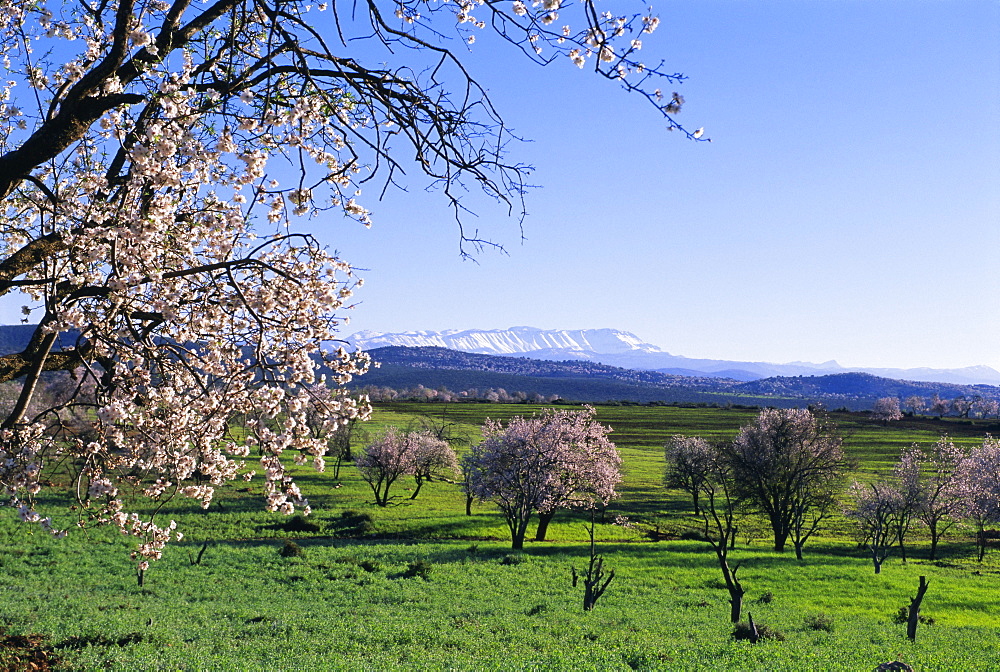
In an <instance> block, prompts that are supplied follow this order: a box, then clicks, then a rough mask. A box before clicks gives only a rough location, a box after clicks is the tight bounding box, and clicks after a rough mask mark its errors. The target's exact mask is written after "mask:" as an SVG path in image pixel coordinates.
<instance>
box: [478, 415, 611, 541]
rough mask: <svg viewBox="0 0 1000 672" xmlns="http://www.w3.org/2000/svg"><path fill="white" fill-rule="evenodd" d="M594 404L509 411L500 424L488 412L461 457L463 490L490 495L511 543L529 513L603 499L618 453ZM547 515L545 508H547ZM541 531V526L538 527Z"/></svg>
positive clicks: (522, 532)
mask: <svg viewBox="0 0 1000 672" xmlns="http://www.w3.org/2000/svg"><path fill="white" fill-rule="evenodd" d="M596 413H597V412H596V410H595V409H594V408H592V407H589V406H588V407H586V408H585V409H584V410H582V411H565V410H558V411H556V410H546V411H543V412H542V413H540V414H538V415H534V416H532V417H530V418H524V417H520V416H516V417H514V418H511V420H510V421H509V422H508V423H507V425H506V426H504V425H503V424H501V423H500V422H497V421H492V420H488V421H487V422H486V424H485V425H484V428H483V435H484V437H485V438H484V440H483V442H482V443H480V444H478V445H476V446H473V447H472V449H471V450H470V451H469V453H467V454H466V456H465V458H464V459H463V463H462V466H463V469H464V470H465V474H466V478H467V485H466V487H467V490H468V492H470V493H471V494H472V495H474V496H475V497H476V498H478V499H481V500H484V501H491V502H493V503H494V504H496V506H497V507H498V508H499V509H500V512H501V513H502V514H503V517H504V519H505V520H506V522H507V526H508V527H509V528H510V533H511V545H512V548H514V549H520V548H523V547H524V535H525V532H526V531H527V529H528V522H529V521H530V519H531V516H532V514H534V513H536V512H537V513H539V514H552V513H554V512H555V511H556V510H558V509H562V508H568V507H580V508H594V507H596V506H601V505H606V504H607V503H608V501H609V500H611V498H612V497H614V496H615V487H616V486H617V485H618V483H619V482H621V471H620V468H621V457H620V456H619V455H618V451H617V449H616V448H615V445H614V444H613V443H611V441H609V440H608V437H607V435H608V433H609V432H610V431H611V428H609V427H606V426H604V425H601V424H600V423H597V422H595V421H594V416H595V415H596ZM549 519H551V516H549ZM538 536H539V537H541V538H542V539H544V533H541V534H539V535H538Z"/></svg>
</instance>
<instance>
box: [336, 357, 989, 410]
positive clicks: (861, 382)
mask: <svg viewBox="0 0 1000 672" xmlns="http://www.w3.org/2000/svg"><path fill="white" fill-rule="evenodd" d="M369 352H370V354H371V355H372V358H373V359H374V360H375V361H376V362H379V363H380V364H381V366H380V368H375V369H372V371H370V372H369V373H368V374H366V375H364V376H362V377H360V378H358V379H356V380H355V381H354V382H353V383H352V386H354V387H364V386H368V385H374V386H383V387H392V388H395V389H403V388H413V387H415V386H417V385H422V386H424V387H426V388H430V389H440V388H442V387H443V388H446V389H449V390H451V391H454V392H459V391H462V390H466V389H471V388H475V389H490V388H494V389H495V388H504V389H505V390H507V391H508V392H514V391H518V392H525V393H527V394H529V395H530V394H541V395H543V396H549V395H558V396H560V397H562V398H564V399H571V400H575V401H593V402H601V401H608V400H622V401H635V402H643V403H646V402H650V401H662V402H668V403H669V402H685V403H690V402H702V403H719V404H727V403H729V404H754V405H772V406H796V405H798V406H801V405H805V404H808V403H816V402H819V403H823V404H824V405H826V406H827V407H831V408H839V407H841V406H844V407H847V408H850V409H852V410H864V409H869V408H871V406H872V404H873V403H874V401H875V400H876V399H878V398H880V397H899V398H900V399H905V398H906V397H908V396H911V395H916V396H920V397H924V398H929V397H931V396H933V395H935V394H937V395H938V396H940V397H942V398H949V399H950V398H954V397H957V396H966V397H976V396H982V397H987V398H1000V388H997V387H993V386H989V385H955V384H948V383H925V382H916V381H903V380H894V379H890V378H881V377H878V376H874V375H871V374H866V373H840V374H831V375H825V376H794V377H772V378H767V379H763V380H756V381H751V382H739V381H736V380H733V379H720V378H712V377H708V376H680V375H675V374H667V373H660V372H656V371H637V370H632V369H625V368H621V367H614V366H607V365H604V364H597V363H594V362H584V361H579V360H570V361H562V362H552V361H544V360H536V359H530V358H527V357H500V356H493V355H481V354H473V353H468V352H458V351H455V350H448V349H445V348H437V347H412V348H411V347H401V346H391V347H385V348H375V349H373V350H371V351H369Z"/></svg>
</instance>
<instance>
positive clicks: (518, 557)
mask: <svg viewBox="0 0 1000 672" xmlns="http://www.w3.org/2000/svg"><path fill="white" fill-rule="evenodd" d="M526 561H527V558H526V557H524V555H522V554H520V553H508V554H507V555H505V556H503V557H502V558H500V564H501V565H520V564H521V563H523V562H526Z"/></svg>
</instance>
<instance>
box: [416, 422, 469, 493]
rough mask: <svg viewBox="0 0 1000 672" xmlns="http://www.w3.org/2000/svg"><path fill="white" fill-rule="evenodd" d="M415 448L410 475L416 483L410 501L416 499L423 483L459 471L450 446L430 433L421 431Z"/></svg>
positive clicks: (456, 459) (417, 436) (455, 457)
mask: <svg viewBox="0 0 1000 672" xmlns="http://www.w3.org/2000/svg"><path fill="white" fill-rule="evenodd" d="M416 439H417V448H416V451H415V454H414V456H413V469H412V472H411V473H412V474H413V478H414V480H415V481H416V482H417V487H416V488H414V490H413V494H412V495H410V499H416V498H417V495H419V494H420V488H421V487H422V486H423V484H424V482H428V483H429V482H430V481H431V480H432V479H434V478H438V477H441V476H443V475H445V474H454V473H456V472H457V471H459V467H458V456H457V455H455V451H454V450H453V449H452V447H451V445H450V444H449V443H448V442H447V441H445V440H444V439H442V438H440V437H438V436H435V435H434V434H432V433H431V432H427V431H423V432H419V433H418V434H417V435H416Z"/></svg>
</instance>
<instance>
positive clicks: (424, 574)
mask: <svg viewBox="0 0 1000 672" xmlns="http://www.w3.org/2000/svg"><path fill="white" fill-rule="evenodd" d="M433 568H434V567H433V565H431V563H429V562H427V561H426V560H414V561H413V562H411V563H410V564H408V565H407V566H406V571H405V572H403V576H404V577H405V578H407V579H413V578H416V577H420V578H421V579H423V580H424V581H427V580H428V579H430V575H431V570H432V569H433Z"/></svg>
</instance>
